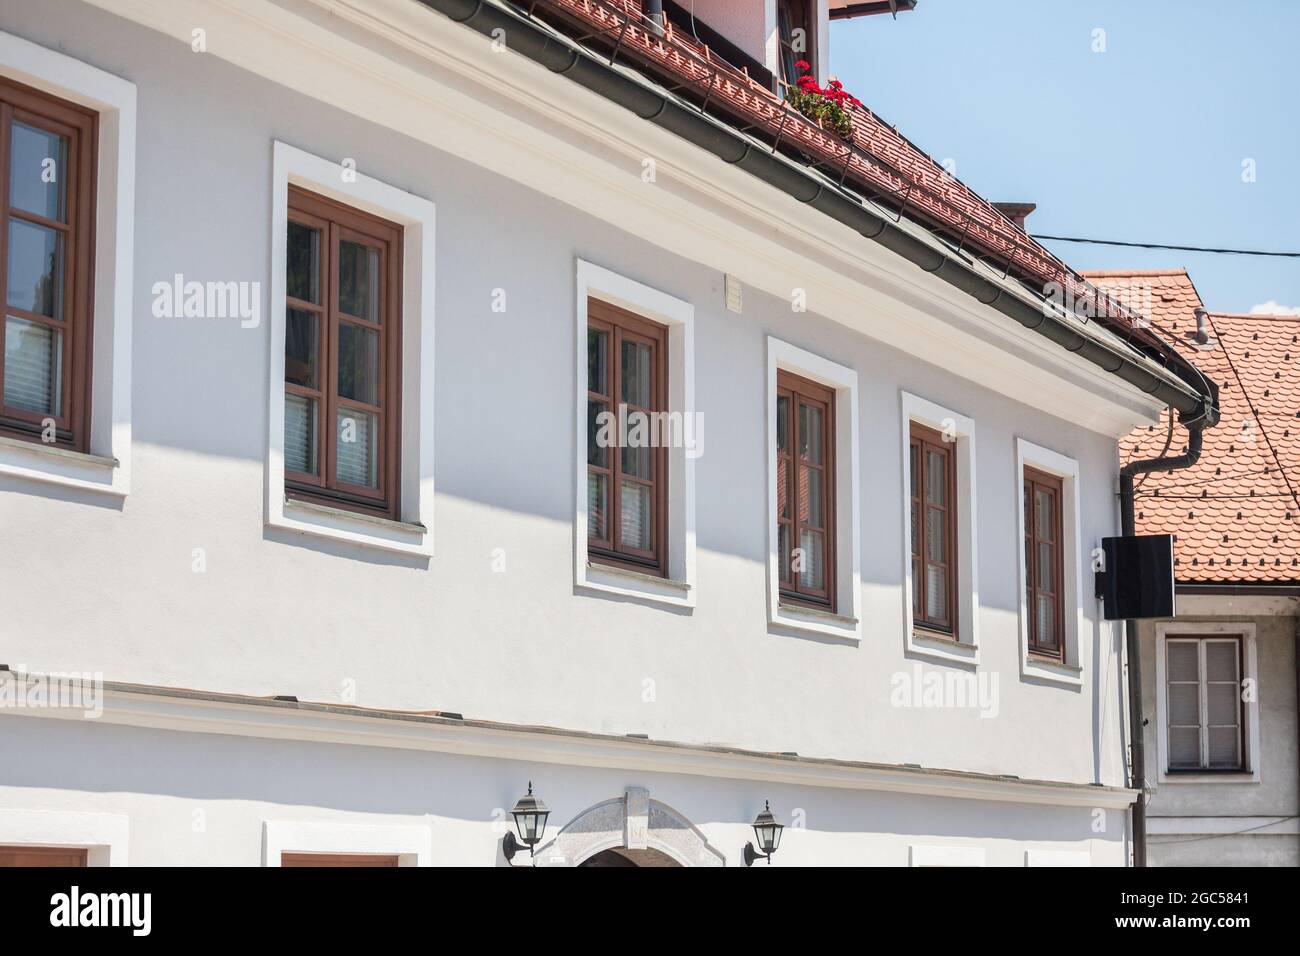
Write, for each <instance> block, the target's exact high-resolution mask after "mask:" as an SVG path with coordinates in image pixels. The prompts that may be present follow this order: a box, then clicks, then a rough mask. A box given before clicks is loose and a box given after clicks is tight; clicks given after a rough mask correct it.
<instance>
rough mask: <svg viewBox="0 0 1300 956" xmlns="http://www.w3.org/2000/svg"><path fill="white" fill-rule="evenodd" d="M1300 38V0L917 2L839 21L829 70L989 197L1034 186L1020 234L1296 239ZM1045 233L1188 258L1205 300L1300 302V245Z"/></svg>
mask: <svg viewBox="0 0 1300 956" xmlns="http://www.w3.org/2000/svg"><path fill="white" fill-rule="evenodd" d="M1099 29H1100V30H1104V31H1105V35H1104V41H1105V52H1093V46H1094V43H1095V42H1096V41H1095V34H1094V31H1095V30H1099ZM1298 38H1300V0H1251V2H1250V3H1241V2H1234V3H1225V2H1223V0H1141V2H1135V0H1086V2H1085V0H920V2H919V3H918V5H917V8H916V10H915V11H913V12H911V13H903V14H900V15H899V16H898V19H897V20H890V18H889V17H888V16H887V15H886V16H880V17H867V18H864V19H861V20H852V21H847V22H835V23H832V25H831V72H832V73H834V74H835V75H837V76H838V77H839V78H840V79H841V80H842V81H843V82H844V85H845V87H846V88H848V89H849V90H850V91H852V92H853V93H855V94H856V95H857V96H858V97H859V98H860V99H862V101H863V102H864V103H866V104H867V105H868V106H870V107H871V108H872V109H873V110H875V111H876V112H877V113H878V114H879V115H880V116H881V117H883V118H884V119H886V120H888V121H889V122H890V123H893V124H896V125H897V126H898V129H899V131H900V132H902V133H903V134H905V135H906V136H907V137H908V138H909V139H911V140H912V141H913V142H914V143H916V144H917V145H918V146H919V147H921V149H923V150H925V151H926V152H929V153H930V154H931V155H933V156H934V157H935V158H936V159H938V160H940V161H943V160H945V159H952V160H954V161H955V163H956V170H955V171H956V174H957V177H958V178H959V179H961V180H963V181H964V182H965V183H967V184H968V185H969V186H971V187H972V188H973V189H975V190H976V192H978V193H980V194H981V195H982V196H984V197H985V198H986V199H990V200H995V201H1026V202H1036V203H1037V204H1038V210H1037V211H1036V212H1035V213H1034V214H1033V215H1032V216H1031V217H1030V218H1029V221H1028V224H1027V225H1028V227H1029V231H1030V232H1031V233H1033V232H1042V233H1048V234H1050V235H1059V236H1082V237H1089V238H1094V237H1095V238H1100V239H1122V240H1129V241H1139V242H1162V243H1174V244H1179V245H1194V246H1218V247H1231V248H1246V249H1274V250H1284V251H1290V252H1295V251H1300V102H1297V92H1300V74H1297V71H1296V66H1297V54H1296V43H1297V39H1298ZM1248 159H1251V160H1254V170H1255V181H1254V182H1253V183H1246V182H1243V181H1242V174H1243V165H1242V164H1243V161H1244V160H1248ZM1045 245H1047V246H1048V247H1049V248H1051V249H1052V251H1053V252H1055V253H1056V254H1057V255H1059V256H1061V258H1063V259H1064V260H1065V261H1066V262H1068V263H1069V264H1070V265H1072V266H1074V267H1075V268H1076V269H1080V270H1083V269H1115V268H1130V267H1131V268H1139V269H1157V268H1170V267H1177V266H1186V267H1187V268H1188V270H1189V271H1190V272H1191V275H1192V279H1193V281H1194V282H1195V283H1196V287H1197V290H1198V291H1199V292H1200V294H1201V298H1202V299H1203V300H1204V301H1205V303H1206V305H1207V307H1208V308H1210V309H1211V310H1214V311H1223V312H1246V311H1250V309H1251V307H1252V306H1255V305H1257V304H1260V303H1266V302H1270V301H1274V302H1277V303H1279V304H1281V305H1283V306H1289V307H1300V259H1277V258H1258V257H1245V256H1223V255H1206V254H1201V253H1190V252H1172V251H1151V250H1142V249H1125V248H1117V247H1113V246H1085V245H1078V244H1075V243H1061V242H1045Z"/></svg>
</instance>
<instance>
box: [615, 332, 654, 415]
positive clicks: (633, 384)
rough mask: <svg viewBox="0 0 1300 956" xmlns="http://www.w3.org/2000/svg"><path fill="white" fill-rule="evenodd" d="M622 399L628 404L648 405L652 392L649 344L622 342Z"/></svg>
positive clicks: (643, 406) (646, 406)
mask: <svg viewBox="0 0 1300 956" xmlns="http://www.w3.org/2000/svg"><path fill="white" fill-rule="evenodd" d="M622 363H623V364H622V374H623V388H622V400H623V401H625V402H627V404H629V405H639V406H640V407H642V408H649V407H650V396H651V395H652V394H653V389H652V388H651V382H650V346H648V345H642V344H641V343H640V342H626V341H625V342H624V343H623V349H622Z"/></svg>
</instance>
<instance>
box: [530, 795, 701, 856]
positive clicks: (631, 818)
mask: <svg viewBox="0 0 1300 956" xmlns="http://www.w3.org/2000/svg"><path fill="white" fill-rule="evenodd" d="M534 860H535V862H536V865H537V866H593V867H623V866H651V867H653V866H725V865H726V858H725V857H724V856H723V854H722V853H721V852H720V851H719V850H718V849H717V848H715V847H714V846H712V845H711V844H710V843H709V841H708V840H706V839H705V838H704V834H703V833H701V832H700V831H699V829H697V828H696V827H695V825H694V824H692V823H691V822H690V821H689V820H687V819H686V818H685V817H684V816H682V815H681V814H680V813H678V812H677V811H676V810H674V809H673V808H672V807H670V806H668V805H667V804H666V803H660V802H659V801H658V800H651V799H650V791H648V790H645V789H643V788H641V787H629V788H628V789H627V792H626V793H624V794H623V796H621V797H614V798H613V799H610V800H605V801H602V802H601V803H598V804H596V805H595V806H594V807H588V808H587V809H586V810H584V811H583V812H582V813H580V814H578V815H577V816H576V817H574V818H573V819H572V820H570V821H569V822H568V823H567V824H565V826H564V828H563V829H562V830H560V832H559V833H557V834H556V835H555V838H554V839H552V840H551V841H550V842H548V843H546V844H545V845H543V846H541V847H539V848H538V849H537V852H536V854H535V856H534Z"/></svg>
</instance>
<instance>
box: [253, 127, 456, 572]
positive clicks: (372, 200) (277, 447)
mask: <svg viewBox="0 0 1300 956" xmlns="http://www.w3.org/2000/svg"><path fill="white" fill-rule="evenodd" d="M343 173H344V168H343V166H342V165H341V164H339V163H336V162H331V161H329V160H327V159H322V158H321V157H319V156H313V155H312V154H311V153H307V152H304V151H303V150H301V149H297V148H295V147H293V146H289V145H287V144H285V143H281V142H278V141H277V142H276V143H275V146H274V150H273V159H272V187H271V207H272V211H271V302H270V322H269V325H270V350H271V351H270V361H269V363H268V364H269V366H270V379H269V384H270V393H269V394H270V402H269V404H268V409H267V428H268V431H267V438H268V441H267V450H266V524H267V525H268V526H270V527H273V528H281V529H286V530H289V531H299V532H304V533H306V534H311V535H317V536H320V537H325V538H333V539H335V540H338V541H345V542H348V543H350V544H356V545H361V546H364V547H371V548H378V549H381V550H385V551H393V552H397V553H399V554H408V555H415V556H423V557H429V556H431V555H432V554H433V505H434V487H433V474H434V473H433V423H434V414H433V397H434V396H433V372H434V362H433V352H434V286H433V282H434V204H433V203H432V202H430V201H429V200H427V199H423V198H421V197H419V196H415V195H412V194H411V193H408V192H405V191H403V190H400V189H397V188H396V187H394V186H390V185H388V184H386V183H382V182H379V181H378V180H376V179H372V178H370V177H369V176H365V175H363V174H361V173H359V172H356V171H354V170H353V171H349V176H348V178H347V179H345V178H344V175H343ZM290 184H293V185H295V186H301V187H302V188H304V189H307V190H310V191H312V192H315V193H319V194H320V195H324V196H328V197H329V198H331V199H335V200H337V201H339V202H341V203H345V204H347V205H349V206H353V207H355V208H357V209H360V210H363V211H364V212H367V213H370V214H372V215H376V216H380V217H382V218H384V219H387V220H389V221H390V222H395V223H397V224H398V225H400V226H401V227H402V257H403V262H402V317H401V332H402V407H401V430H402V449H401V452H402V454H401V465H400V473H401V501H400V503H399V514H400V516H401V517H400V520H399V521H389V520H387V519H384V518H373V517H369V516H366V515H360V514H354V513H352V512H349V511H345V510H343V509H339V508H329V507H325V506H321V505H315V504H312V503H309V502H303V501H296V500H291V499H286V498H285V487H284V335H285V282H286V277H285V269H286V255H287V249H286V246H287V241H288V240H287V237H286V232H287V229H288V217H289V207H288V202H289V185H290Z"/></svg>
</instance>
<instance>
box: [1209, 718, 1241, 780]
mask: <svg viewBox="0 0 1300 956" xmlns="http://www.w3.org/2000/svg"><path fill="white" fill-rule="evenodd" d="M1209 738H1210V741H1209V742H1210V759H1209V766H1210V767H1211V769H1214V770H1227V769H1230V768H1233V767H1239V766H1241V753H1240V750H1239V749H1238V740H1237V728H1235V727H1211V728H1210V730H1209Z"/></svg>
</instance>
